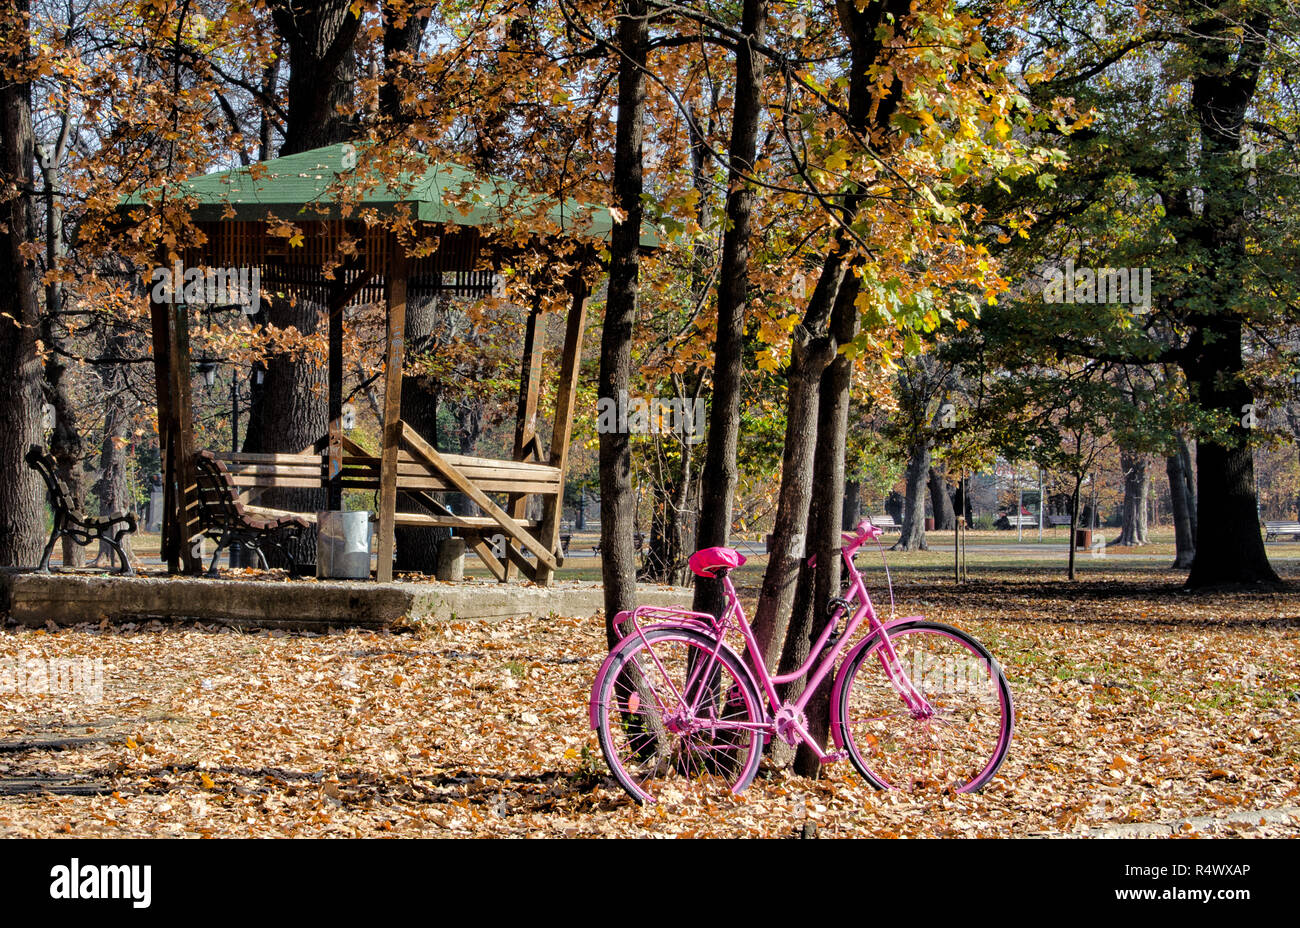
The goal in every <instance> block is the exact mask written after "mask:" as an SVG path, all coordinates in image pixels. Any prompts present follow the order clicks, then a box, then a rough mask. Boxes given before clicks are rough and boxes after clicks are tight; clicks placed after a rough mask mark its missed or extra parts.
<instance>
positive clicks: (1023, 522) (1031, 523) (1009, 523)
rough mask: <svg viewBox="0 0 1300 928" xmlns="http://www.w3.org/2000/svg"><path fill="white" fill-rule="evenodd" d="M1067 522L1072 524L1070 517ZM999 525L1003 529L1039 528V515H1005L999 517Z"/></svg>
mask: <svg viewBox="0 0 1300 928" xmlns="http://www.w3.org/2000/svg"><path fill="white" fill-rule="evenodd" d="M1065 524H1066V525H1069V524H1070V523H1069V520H1068V519H1067V520H1066V523H1065ZM998 527H999V528H1002V529H1012V528H1038V517H1037V516H1003V517H1002V518H1001V519H998Z"/></svg>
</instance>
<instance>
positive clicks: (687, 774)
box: [596, 628, 765, 803]
mask: <svg viewBox="0 0 1300 928" xmlns="http://www.w3.org/2000/svg"><path fill="white" fill-rule="evenodd" d="M715 647H716V643H715V641H714V639H712V638H711V637H709V636H708V635H706V634H704V633H702V632H698V631H694V630H692V629H687V628H658V629H648V630H647V631H646V640H645V641H642V640H641V639H640V638H636V639H633V640H631V641H629V642H628V643H627V644H625V645H624V646H623V650H622V652H621V653H620V655H619V657H618V658H617V659H616V660H615V662H614V663H613V664H611V665H610V667H609V670H608V671H607V672H606V674H605V676H604V678H603V679H602V680H601V681H600V684H599V686H600V689H599V693H598V694H597V706H596V709H597V726H596V729H597V734H598V736H599V740H600V749H601V753H602V754H604V756H605V762H606V764H608V765H609V769H610V771H611V772H612V773H613V774H614V777H615V778H616V779H617V780H618V782H619V784H620V785H621V786H622V787H623V789H625V790H626V791H627V793H628V794H629V795H630V796H632V798H633V799H635V800H636V801H637V802H640V803H653V802H657V801H659V800H660V799H663V798H676V797H677V796H678V795H680V796H681V797H682V798H684V797H685V796H686V795H688V794H701V793H704V792H708V791H716V790H717V789H720V788H721V787H722V786H724V785H725V786H726V787H727V788H729V789H730V790H731V791H732V792H733V793H740V792H741V791H742V790H744V789H745V787H747V786H748V785H749V784H750V782H751V781H752V780H753V779H754V775H755V773H757V772H758V765H759V762H760V761H761V760H762V754H763V741H764V733H763V732H762V731H761V730H760V729H761V727H762V725H763V723H764V721H765V715H764V712H763V708H762V703H761V702H760V701H759V695H758V692H757V691H756V690H755V688H754V686H753V684H752V682H751V681H750V678H749V674H748V672H747V671H746V670H745V668H744V665H743V664H742V663H741V661H740V658H738V657H737V656H736V655H735V653H734V652H733V651H731V649H729V648H724V649H723V650H721V651H719V652H718V655H717V661H716V663H715V664H713V665H712V666H711V667H710V666H709V665H708V664H702V663H701V662H704V661H707V660H708V659H709V658H710V657H711V656H712V653H713V650H714V648H715ZM706 671H707V672H706ZM688 684H689V687H690V688H689V690H688V689H687V687H688ZM692 704H694V705H695V710H696V711H694V712H691V711H690V705H692ZM719 723H720V724H719ZM740 726H749V727H747V728H742V727H740Z"/></svg>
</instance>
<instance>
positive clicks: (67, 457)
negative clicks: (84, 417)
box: [41, 312, 86, 567]
mask: <svg viewBox="0 0 1300 928" xmlns="http://www.w3.org/2000/svg"><path fill="white" fill-rule="evenodd" d="M51 323H52V320H51V318H50V314H49V313H48V312H47V313H46V315H45V318H44V320H43V322H42V325H41V331H42V333H43V340H44V342H45V344H46V345H47V346H49V347H51V348H52V347H53V345H54V343H55V339H56V338H58V336H57V334H55V332H54V327H53V325H52V324H51ZM67 374H68V366H67V365H66V364H64V363H63V361H62V360H61V359H60V358H59V356H58V355H57V354H56V353H55V352H54V351H53V350H51V351H50V353H49V354H48V355H47V356H46V358H45V388H44V391H43V396H44V399H45V401H46V402H47V403H49V404H50V405H51V406H53V407H54V432H53V434H52V435H51V436H50V449H49V450H50V454H52V455H53V456H54V460H55V462H56V464H57V470H58V474H59V479H60V480H62V481H63V485H64V486H66V487H67V488H68V492H69V493H71V494H72V498H73V499H75V500H76V501H77V502H78V503H81V502H83V489H84V486H83V484H84V483H85V481H84V480H83V479H82V467H81V455H82V452H83V447H82V441H81V432H80V431H79V430H78V429H77V417H76V415H77V414H76V408H75V407H74V405H73V402H72V397H71V395H70V394H69V383H68V377H67ZM61 546H62V548H63V566H64V567H84V566H86V549H85V548H84V547H82V546H81V545H79V544H77V542H76V541H75V540H74V539H72V538H69V537H67V536H64V538H63V541H62V543H61Z"/></svg>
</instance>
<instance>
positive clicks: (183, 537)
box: [168, 302, 202, 574]
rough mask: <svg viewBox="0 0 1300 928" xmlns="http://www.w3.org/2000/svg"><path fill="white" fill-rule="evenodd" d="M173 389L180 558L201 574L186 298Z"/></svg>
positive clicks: (176, 313)
mask: <svg viewBox="0 0 1300 928" xmlns="http://www.w3.org/2000/svg"><path fill="white" fill-rule="evenodd" d="M170 334H171V338H170V344H171V351H170V354H171V362H170V366H171V391H172V403H173V406H172V415H171V420H172V421H171V425H170V429H169V431H170V432H171V436H170V440H169V442H168V444H169V445H170V447H171V449H172V455H173V458H174V461H175V463H174V465H173V467H172V470H173V473H174V475H175V482H174V486H175V491H174V495H173V504H172V513H173V518H174V520H175V521H174V525H175V526H176V534H175V535H174V536H173V538H174V539H175V541H174V543H175V544H177V545H178V546H179V547H180V562H181V566H182V568H183V570H184V572H185V573H187V574H198V573H199V572H200V571H201V569H202V564H201V561H202V558H201V557H200V556H199V553H198V552H197V551H196V547H197V542H195V541H194V540H193V539H194V538H195V536H197V535H198V534H199V531H200V526H199V514H198V500H197V499H196V492H197V488H196V486H195V482H194V464H193V461H194V419H193V413H192V406H193V401H192V397H191V396H190V310H189V306H187V305H186V304H185V303H183V302H173V303H172V306H171V333H170Z"/></svg>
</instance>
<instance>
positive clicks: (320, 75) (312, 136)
mask: <svg viewBox="0 0 1300 928" xmlns="http://www.w3.org/2000/svg"><path fill="white" fill-rule="evenodd" d="M352 7H353V4H352V3H351V0H272V3H271V17H272V20H273V21H274V23H275V28H276V31H277V32H279V33H280V35H281V37H282V38H283V39H284V40H285V43H286V44H287V45H288V47H289V54H288V59H289V87H288V97H289V99H288V124H287V125H286V126H285V133H284V145H283V146H281V148H280V154H281V155H293V154H297V153H298V152H303V151H310V150H311V149H313V148H320V147H321V146H322V145H333V144H334V143H336V142H341V141H343V140H345V139H347V138H348V137H349V136H350V135H351V134H352V132H353V118H352V116H351V115H349V114H348V113H347V112H346V111H347V110H349V109H350V108H351V106H352V102H353V95H354V85H355V83H356V80H357V64H356V55H355V54H354V51H353V43H354V42H355V41H356V38H357V29H358V27H359V26H360V20H358V19H357V17H356V16H355V15H354V14H353V12H352ZM341 110H342V112H341Z"/></svg>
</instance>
